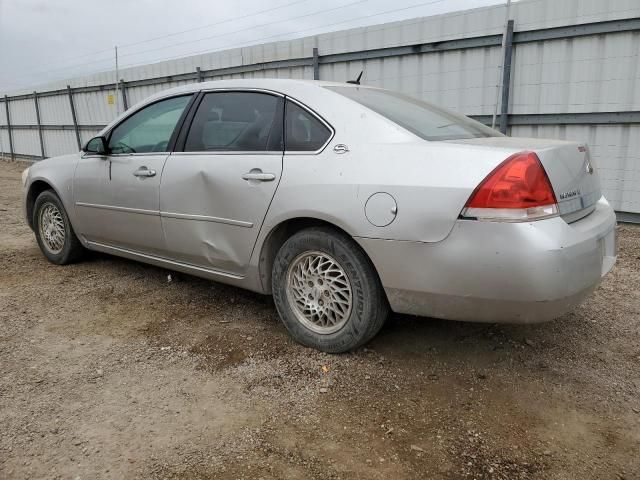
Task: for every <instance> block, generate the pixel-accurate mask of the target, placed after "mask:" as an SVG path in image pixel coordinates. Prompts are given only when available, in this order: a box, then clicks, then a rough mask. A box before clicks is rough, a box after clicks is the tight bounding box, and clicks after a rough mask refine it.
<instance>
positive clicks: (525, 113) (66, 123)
mask: <svg viewBox="0 0 640 480" xmlns="http://www.w3.org/2000/svg"><path fill="white" fill-rule="evenodd" d="M577 1H578V0H576V2H577ZM621 2H623V0H620V1H619V2H617V3H618V4H620V3H621ZM541 3H543V4H546V5H548V6H549V5H554V4H555V2H552V0H528V1H526V0H525V1H522V2H519V3H517V4H515V5H516V6H518V8H519V9H520V10H516V11H515V12H514V16H513V18H514V20H511V21H509V23H508V27H507V29H506V34H505V33H504V32H502V30H503V28H504V23H503V22H504V16H502V20H500V16H501V15H504V10H502V9H501V7H489V8H486V9H478V10H475V11H469V12H465V14H466V15H467V17H466V19H465V22H466V23H465V25H464V26H462V27H460V28H458V32H457V37H458V38H451V37H452V35H451V34H450V33H449V34H442V33H440V34H433V35H430V34H425V33H424V32H422V33H417V34H415V35H414V37H417V38H420V37H422V38H424V37H425V36H426V37H429V36H431V37H433V38H444V39H443V40H433V41H422V42H414V43H406V42H403V41H402V40H400V43H402V44H400V45H398V44H397V43H399V42H398V40H397V39H394V41H393V42H391V43H394V44H395V45H394V46H388V47H387V46H382V47H380V46H379V45H384V43H385V42H386V41H385V39H384V38H382V39H378V38H377V37H375V38H376V41H370V42H368V41H367V38H374V37H372V31H373V32H374V34H375V32H376V30H375V27H369V28H364V29H355V30H349V31H344V32H336V33H332V34H327V35H326V36H324V37H322V36H319V37H308V38H307V39H300V40H294V41H290V42H280V43H277V44H273V45H275V47H274V48H275V50H276V51H275V52H271V53H268V52H267V53H265V52H264V51H263V52H261V54H260V55H257V54H256V52H255V50H253V51H251V52H250V53H251V54H250V55H243V54H241V55H240V59H239V61H238V59H234V58H233V55H232V53H230V54H229V55H230V58H229V59H228V60H229V63H234V62H236V63H239V64H237V65H229V66H218V67H214V68H208V67H205V66H197V67H195V68H194V69H193V70H192V71H188V72H184V71H182V72H177V73H174V74H163V75H149V71H148V70H145V71H139V69H138V70H137V71H136V70H133V69H130V70H125V71H124V72H123V79H121V80H120V81H119V92H120V95H119V101H120V102H121V105H122V107H123V108H124V109H127V108H128V107H129V106H131V105H132V104H134V103H137V102H138V101H140V100H142V99H144V98H145V97H147V96H148V95H150V94H152V93H154V92H155V91H159V90H162V89H165V88H169V87H172V86H177V85H182V84H186V83H191V82H202V81H205V80H213V79H222V78H242V77H244V78H246V77H290V78H314V79H323V80H337V81H344V80H346V79H349V78H351V77H355V76H356V75H357V73H358V72H359V71H360V70H361V69H362V70H364V71H365V75H364V83H366V84H371V85H379V86H384V87H386V88H392V89H395V90H400V91H404V92H406V93H409V94H411V95H415V96H418V97H422V98H426V99H429V100H432V101H435V102H436V103H440V104H442V105H443V106H447V107H450V108H453V109H456V110H458V111H461V112H462V113H465V114H468V115H469V116H471V117H473V118H476V119H477V120H479V121H482V122H483V123H486V124H490V123H491V120H492V115H491V112H492V111H493V107H494V105H495V94H496V87H497V85H496V80H497V75H496V73H497V71H498V67H499V66H500V65H501V64H503V65H504V69H503V77H502V82H500V83H501V84H502V86H501V102H500V110H499V115H498V125H499V127H500V130H502V131H503V132H508V133H510V134H512V135H514V136H541V137H551V138H567V139H580V140H586V141H588V142H589V144H590V145H591V149H592V155H593V156H594V158H595V160H596V163H597V164H598V168H599V170H600V175H601V178H602V180H603V190H604V191H605V194H606V195H607V196H608V198H609V199H610V201H611V202H612V204H613V205H614V207H615V208H616V210H618V211H621V212H624V213H623V216H624V215H625V214H626V215H627V217H628V219H632V220H638V219H640V188H639V186H640V156H638V151H640V67H639V65H638V54H639V51H640V47H639V45H640V16H639V17H631V18H618V19H614V20H604V21H593V22H587V23H580V24H564V25H558V23H571V21H575V18H571V20H567V19H566V18H565V19H564V20H563V19H562V17H560V18H559V21H558V19H556V21H555V22H551V23H552V24H554V23H555V26H551V27H546V28H527V27H530V26H531V23H532V22H528V23H527V22H521V20H520V19H522V18H525V14H526V8H527V7H531V6H532V5H538V6H540V4H541ZM574 3H575V2H574ZM602 3H608V2H602ZM613 3H616V2H613ZM483 12H484V13H483ZM624 12H626V13H627V14H628V13H629V12H632V13H635V11H633V10H629V9H623V13H624ZM596 13H598V12H596ZM606 14H607V12H604V13H603V12H599V13H598V15H595V14H593V15H591V14H590V15H591V16H590V17H588V18H595V19H599V18H602V17H603V16H606ZM474 15H475V17H476V21H478V20H477V18H479V17H481V16H484V17H483V18H487V19H490V21H489V22H488V23H489V24H490V25H484V26H483V28H482V29H473V28H470V27H471V26H472V24H473V22H470V21H469V18H472V20H473V18H474ZM453 17H455V15H454V14H449V15H443V16H440V17H431V18H428V19H419V20H410V21H404V22H396V23H394V24H390V25H389V26H382V27H380V28H391V29H393V28H395V29H398V31H400V32H404V31H409V29H410V28H412V27H414V26H416V25H418V26H420V27H421V28H422V29H423V30H425V25H427V26H428V25H436V24H441V23H445V24H446V23H447V22H450V21H451V18H453ZM429 22H430V23H429ZM520 23H523V24H524V25H522V26H520ZM547 23H549V22H547ZM470 24H471V25H470ZM500 24H502V25H500ZM538 25H544V22H543V23H540V22H539V23H538ZM378 31H381V30H378ZM474 32H483V34H478V35H475V36H474V35H471V34H470V33H474ZM485 32H490V33H488V34H485ZM503 34H504V35H505V40H506V46H505V48H504V49H502V48H501V47H502V41H503ZM358 36H359V37H358ZM378 36H379V35H378ZM409 36H410V35H409ZM360 37H362V38H364V41H360V40H361V38H360ZM383 37H384V35H383ZM340 39H342V41H343V43H344V42H346V43H347V44H350V46H349V48H346V50H348V51H339V50H340V49H341V47H340V46H336V43H337V42H338V40H340ZM310 40H311V41H310ZM296 42H297V43H296ZM359 43H360V44H362V43H364V44H367V43H370V44H374V45H373V46H374V47H375V48H358V49H355V48H354V47H353V45H357V44H359ZM282 44H285V45H286V44H288V45H289V49H288V51H287V52H285V53H284V54H283V53H281V52H277V50H278V46H279V45H282ZM270 45H272V44H267V45H266V46H262V48H263V49H264V48H267V47H269V46H270ZM313 45H317V46H313ZM253 48H254V49H255V48H258V47H253ZM325 48H326V50H327V52H326V53H325V52H324V50H325ZM305 50H306V51H307V52H308V54H307V55H295V52H301V51H305ZM342 50H345V48H342ZM230 52H232V51H230ZM242 52H244V53H246V51H244V50H242ZM503 55H504V57H503ZM269 56H271V57H276V58H277V57H283V56H284V57H287V58H280V59H274V60H264V61H254V62H251V61H247V58H245V57H249V58H260V57H262V58H269ZM197 60H198V58H191V59H190V61H191V65H193V64H194V63H195V62H197ZM182 69H184V67H182ZM174 70H176V69H175V68H174ZM177 70H179V69H177ZM134 73H135V75H133V74H134ZM128 75H129V76H130V77H133V78H134V79H131V80H126V79H127V76H128ZM607 75H608V77H607ZM135 76H138V77H140V76H142V77H146V78H135ZM596 77H598V78H596ZM621 88H622V89H624V92H621V91H620V89H621ZM115 94H116V91H115V85H114V83H101V84H93V85H86V86H71V85H67V86H66V87H63V88H55V89H48V90H46V91H39V92H32V93H21V94H17V95H11V96H4V98H0V101H2V102H3V103H4V106H3V107H4V108H2V109H0V123H2V125H0V142H1V143H0V148H1V150H2V152H3V155H5V156H7V157H10V158H11V159H18V158H29V159H34V158H35V159H39V158H45V157H49V156H55V155H60V154H65V153H71V152H74V151H77V150H78V149H79V148H80V146H81V145H82V144H83V143H84V142H86V141H87V140H88V139H89V138H91V137H92V136H93V135H95V134H96V133H97V132H98V131H99V130H101V129H102V128H103V126H104V125H105V124H106V123H108V122H109V121H110V120H111V119H112V118H113V117H114V116H115V111H114V110H115V109H114V104H113V102H114V101H115V100H114V99H116V98H118V96H116V95H115ZM620 95H624V98H622V99H621V97H620ZM596 96H597V98H595V97H596ZM105 98H106V99H107V101H105ZM603 107H604V108H606V107H609V108H607V109H606V110H603ZM2 113H4V115H2Z"/></svg>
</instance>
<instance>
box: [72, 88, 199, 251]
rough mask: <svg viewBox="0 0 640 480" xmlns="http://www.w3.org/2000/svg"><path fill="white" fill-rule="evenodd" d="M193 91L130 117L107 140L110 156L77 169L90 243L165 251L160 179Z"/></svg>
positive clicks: (79, 209) (81, 215)
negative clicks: (190, 93) (161, 219)
mask: <svg viewBox="0 0 640 480" xmlns="http://www.w3.org/2000/svg"><path fill="white" fill-rule="evenodd" d="M190 100H191V95H186V96H185V95H183V96H179V97H172V98H169V99H165V100H161V101H158V102H155V103H153V104H151V105H149V106H146V107H144V108H143V109H142V110H139V111H138V112H136V113H134V114H132V115H130V116H129V117H127V118H126V119H125V120H123V121H122V122H121V123H120V124H119V125H117V126H116V127H115V128H114V129H113V130H112V131H111V133H110V135H109V138H108V146H109V148H108V155H106V156H86V157H84V158H82V159H81V160H80V162H79V164H78V168H77V169H76V175H75V179H74V197H75V205H76V215H77V217H78V224H79V226H80V228H79V229H80V233H81V234H82V235H83V236H84V237H85V238H86V239H87V240H89V241H91V242H97V243H101V244H106V245H110V246H116V247H120V248H124V249H127V250H133V251H136V252H143V253H148V254H156V255H160V254H162V253H163V252H164V236H163V232H162V224H161V221H160V208H159V202H160V200H159V194H160V178H161V176H162V169H163V167H164V164H165V161H166V159H167V156H168V155H169V153H168V150H169V144H170V141H171V137H172V135H174V132H175V130H176V126H177V125H178V123H179V122H178V120H179V119H180V117H181V115H182V114H183V112H184V110H185V108H186V106H187V104H188V103H189V101H190Z"/></svg>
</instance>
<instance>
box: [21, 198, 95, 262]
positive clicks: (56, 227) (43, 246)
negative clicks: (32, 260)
mask: <svg viewBox="0 0 640 480" xmlns="http://www.w3.org/2000/svg"><path fill="white" fill-rule="evenodd" d="M33 227H34V230H35V233H36V239H37V240H38V246H39V247H40V250H41V251H42V253H43V254H44V256H45V257H47V259H48V260H49V261H50V262H52V263H55V264H57V265H64V264H67V263H72V262H74V261H76V260H78V259H79V258H80V257H81V255H82V253H83V252H84V248H83V247H82V244H81V243H80V241H79V240H78V237H76V234H75V233H74V231H73V228H71V222H69V217H68V216H67V212H66V211H65V209H64V207H63V205H62V202H61V201H60V199H59V198H58V196H57V195H56V194H55V193H54V192H52V191H51V190H45V191H44V192H42V193H41V194H40V195H38V198H36V201H35V204H34V208H33Z"/></svg>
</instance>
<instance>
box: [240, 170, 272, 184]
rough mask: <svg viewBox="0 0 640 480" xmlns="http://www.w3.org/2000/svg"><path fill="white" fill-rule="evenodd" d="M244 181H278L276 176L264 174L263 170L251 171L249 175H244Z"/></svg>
mask: <svg viewBox="0 0 640 480" xmlns="http://www.w3.org/2000/svg"><path fill="white" fill-rule="evenodd" d="M242 179H243V180H255V181H258V182H272V181H273V180H275V179H276V176H275V175H274V174H273V173H262V170H258V171H254V170H251V171H250V172H248V173H244V174H242Z"/></svg>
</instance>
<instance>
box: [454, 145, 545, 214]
mask: <svg viewBox="0 0 640 480" xmlns="http://www.w3.org/2000/svg"><path fill="white" fill-rule="evenodd" d="M555 214H557V201H556V196H555V193H554V192H553V188H552V187H551V182H549V177H547V172H545V170H544V167H543V166H542V164H541V163H540V159H539V158H538V156H537V155H536V154H535V153H534V152H520V153H516V154H515V155H512V156H511V157H509V158H507V159H506V160H505V161H504V162H502V163H501V164H500V165H498V167H496V168H495V169H494V170H493V172H491V173H490V174H489V175H487V177H486V178H485V179H484V180H483V181H482V183H480V185H478V187H477V188H476V189H475V191H474V192H473V194H472V195H471V198H469V200H468V201H467V204H466V206H465V209H464V210H463V212H462V215H463V216H464V217H474V218H486V219H496V220H500V219H504V220H515V221H517V220H530V219H533V218H542V217H548V216H552V215H555Z"/></svg>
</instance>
